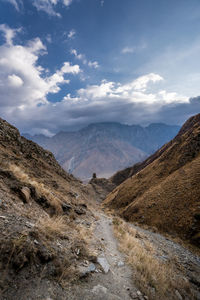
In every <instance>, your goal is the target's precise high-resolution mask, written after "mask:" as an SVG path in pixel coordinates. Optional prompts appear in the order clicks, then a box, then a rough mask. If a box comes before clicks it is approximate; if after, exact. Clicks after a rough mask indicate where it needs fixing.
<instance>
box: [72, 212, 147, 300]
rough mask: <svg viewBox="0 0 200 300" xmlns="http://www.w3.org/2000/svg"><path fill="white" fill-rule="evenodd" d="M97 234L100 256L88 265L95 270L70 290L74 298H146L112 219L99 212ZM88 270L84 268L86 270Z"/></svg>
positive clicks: (97, 299) (92, 299) (127, 299)
mask: <svg viewBox="0 0 200 300" xmlns="http://www.w3.org/2000/svg"><path fill="white" fill-rule="evenodd" d="M96 214H97V218H98V220H97V221H96V224H95V230H94V236H95V237H96V239H97V240H96V248H97V250H98V251H99V253H100V254H99V256H98V259H97V263H96V264H89V265H88V266H87V267H86V266H85V273H87V272H90V271H92V272H91V274H89V276H88V278H86V279H84V280H83V281H82V283H81V284H80V285H79V286H73V290H69V291H68V293H69V296H68V298H67V299H70V300H94V299H95V300H122V299H123V300H130V299H144V298H143V297H142V296H141V294H140V291H138V290H137V289H136V287H135V286H134V285H133V279H132V270H131V268H130V267H129V266H128V265H126V264H125V257H124V255H123V254H122V253H120V252H119V251H118V249H117V245H118V243H117V240H116V239H115V237H114V236H113V230H112V219H111V218H110V217H108V216H106V215H105V214H103V213H101V212H96ZM83 270H84V269H83Z"/></svg>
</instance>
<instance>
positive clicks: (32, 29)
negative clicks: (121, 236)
mask: <svg viewBox="0 0 200 300" xmlns="http://www.w3.org/2000/svg"><path fill="white" fill-rule="evenodd" d="M199 29H200V1H199V0H190V1H188V0H167V1H166V0H123V1H122V0H0V117H1V118H3V119H6V120H7V121H8V122H10V123H12V124H13V125H15V126H16V127H18V128H19V129H20V131H21V132H23V133H24V132H26V133H30V134H39V133H42V134H45V135H48V136H52V135H53V134H55V133H57V132H58V131H61V130H62V131H65V130H66V131H69V130H76V129H79V128H81V127H83V126H86V125H88V124H90V123H96V122H120V123H123V124H130V125H131V124H140V125H143V126H145V125H148V124H150V123H155V122H163V123H166V124H177V125H181V124H183V122H184V121H186V119H188V118H189V117H190V116H192V115H194V114H197V113H199V112H200V30H199Z"/></svg>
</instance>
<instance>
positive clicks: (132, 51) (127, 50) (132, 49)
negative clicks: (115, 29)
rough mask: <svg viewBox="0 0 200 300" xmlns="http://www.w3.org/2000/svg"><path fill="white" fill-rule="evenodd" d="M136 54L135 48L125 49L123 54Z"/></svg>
mask: <svg viewBox="0 0 200 300" xmlns="http://www.w3.org/2000/svg"><path fill="white" fill-rule="evenodd" d="M134 52H135V48H134V47H124V48H123V49H122V53H123V54H127V53H134Z"/></svg>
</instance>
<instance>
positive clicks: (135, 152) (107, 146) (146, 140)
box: [27, 123, 179, 179]
mask: <svg viewBox="0 0 200 300" xmlns="http://www.w3.org/2000/svg"><path fill="white" fill-rule="evenodd" d="M178 130H179V127H178V126H169V125H165V124H151V125H149V126H148V127H145V128H143V127H141V126H137V125H132V126H128V125H122V124H119V123H97V124H91V125H89V126H88V127H86V128H83V129H81V130H79V131H77V132H60V133H58V134H56V135H55V136H54V137H52V138H47V137H45V136H42V135H38V136H34V137H30V136H27V137H28V138H31V139H33V140H34V141H36V142H37V143H39V144H40V145H42V146H43V147H44V148H46V149H49V150H50V151H52V152H53V153H54V155H55V157H56V159H57V160H58V161H59V163H60V164H61V165H62V166H63V168H64V169H65V170H67V171H69V172H70V173H73V174H74V175H75V176H77V177H79V178H81V179H90V178H91V176H92V174H93V173H94V172H95V173H96V174H97V177H106V178H108V177H110V176H111V175H112V174H113V173H115V172H116V171H118V170H120V169H123V168H125V167H128V166H130V165H133V164H134V163H137V162H140V161H142V160H144V159H145V158H146V157H147V154H150V153H152V152H154V151H155V150H157V149H158V148H159V147H161V146H162V145H163V144H164V143H165V142H167V141H169V140H170V139H171V138H173V137H174V136H175V135H176V134H177V132H178Z"/></svg>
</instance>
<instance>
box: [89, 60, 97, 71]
mask: <svg viewBox="0 0 200 300" xmlns="http://www.w3.org/2000/svg"><path fill="white" fill-rule="evenodd" d="M88 66H89V67H91V68H95V69H98V68H99V63H98V61H93V62H92V61H89V62H88Z"/></svg>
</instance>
